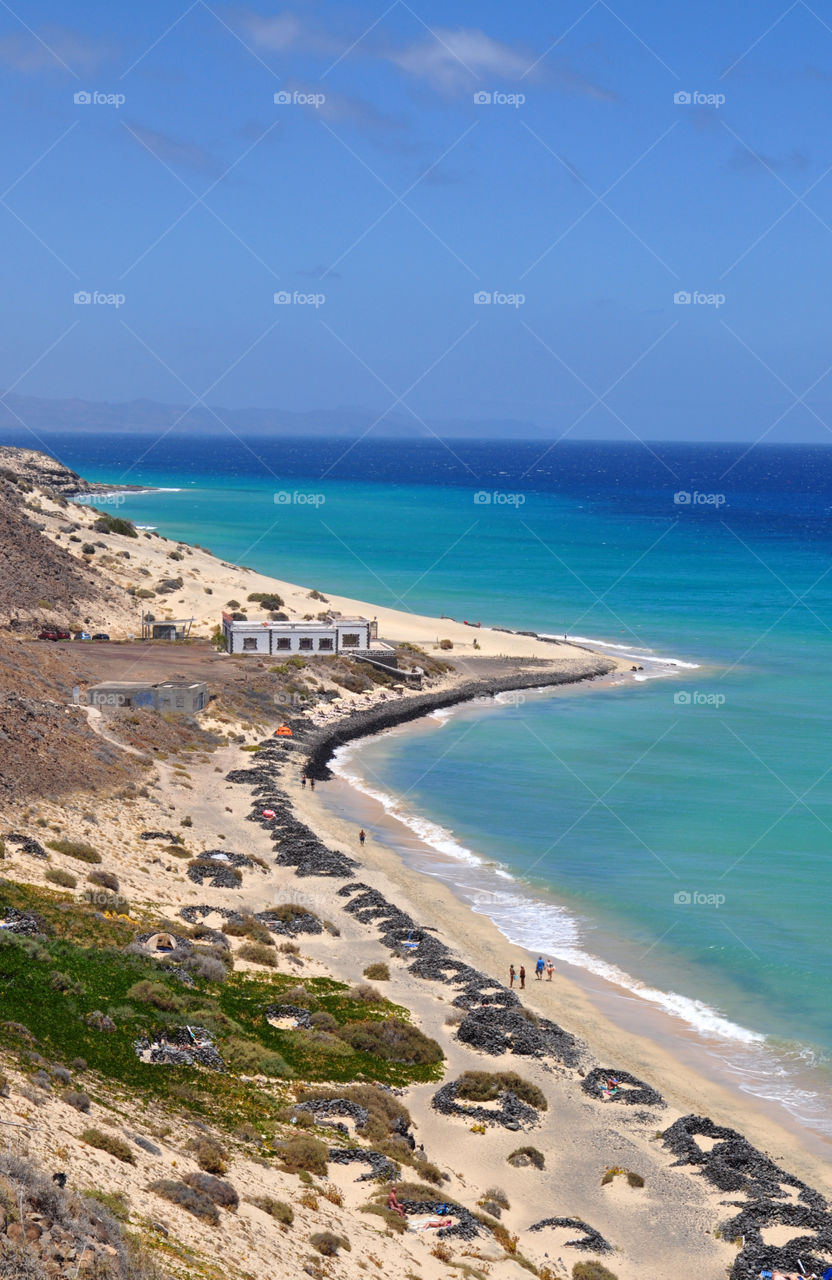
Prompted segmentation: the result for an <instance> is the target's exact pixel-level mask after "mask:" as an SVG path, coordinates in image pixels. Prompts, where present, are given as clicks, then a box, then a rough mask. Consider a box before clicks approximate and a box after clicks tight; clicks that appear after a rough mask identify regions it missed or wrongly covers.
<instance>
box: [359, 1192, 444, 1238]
mask: <svg viewBox="0 0 832 1280" xmlns="http://www.w3.org/2000/svg"><path fill="white" fill-rule="evenodd" d="M432 1196H433V1192H431V1197H432ZM361 1212H362V1213H374V1214H376V1215H377V1216H378V1217H379V1218H381V1220H382V1222H384V1223H385V1225H386V1226H387V1228H388V1229H389V1230H390V1231H393V1232H397V1233H398V1234H399V1235H401V1234H403V1233H404V1232H405V1231H407V1223H406V1222H405V1220H404V1218H403V1217H402V1215H401V1214H400V1213H394V1212H393V1210H392V1209H388V1208H387V1205H386V1204H362V1206H361Z"/></svg>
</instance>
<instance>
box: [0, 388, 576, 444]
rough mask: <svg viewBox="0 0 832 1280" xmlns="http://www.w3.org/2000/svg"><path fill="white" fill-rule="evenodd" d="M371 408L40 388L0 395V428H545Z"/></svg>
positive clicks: (428, 431) (424, 431) (392, 432)
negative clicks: (169, 399) (206, 404)
mask: <svg viewBox="0 0 832 1280" xmlns="http://www.w3.org/2000/svg"><path fill="white" fill-rule="evenodd" d="M378 419H379V415H378V413H377V412H375V411H374V410H372V409H361V408H345V409H326V410H315V411H312V412H310V413H295V412H292V411H290V410H286V409H224V408H221V407H219V406H217V407H214V406H211V408H209V409H206V408H203V407H202V406H201V405H198V406H196V408H189V407H188V405H184V404H181V405H176V404H160V403H159V401H157V400H129V401H126V402H125V403H123V404H107V403H104V402H100V401H95V400H47V399H44V398H42V397H39V396H18V395H13V394H10V395H7V396H4V397H3V399H2V400H0V430H3V429H4V428H5V429H8V430H12V431H15V432H16V433H18V432H19V431H20V428H21V424H25V426H27V427H31V429H32V430H33V431H101V432H105V431H106V432H110V433H112V432H130V433H141V432H158V431H169V430H171V429H172V428H173V429H176V430H181V431H183V432H184V431H189V430H193V429H197V430H199V432H200V434H206V433H209V434H210V433H219V432H222V431H224V430H225V429H226V428H227V427H230V428H231V430H232V431H235V432H237V433H238V434H239V435H241V436H252V435H269V436H313V437H315V436H319V437H333V436H336V437H337V436H342V437H345V438H347V439H353V438H355V437H356V436H360V435H363V434H364V432H367V431H372V435H373V436H374V437H375V438H381V437H385V438H388V439H390V438H392V439H408V440H413V439H424V438H428V439H429V438H431V436H432V435H436V436H440V437H442V438H443V439H445V438H448V439H453V438H456V439H485V438H490V439H504V438H506V437H511V438H512V439H515V440H517V439H526V440H532V439H535V438H540V439H546V438H550V437H551V436H552V435H554V434H555V433H554V431H553V430H552V429H551V428H549V429H547V428H545V427H539V426H536V425H535V424H533V423H530V422H522V421H519V420H510V419H506V420H505V421H500V420H494V419H490V420H475V419H471V420H449V421H436V420H427V419H426V422H427V428H426V427H425V426H423V425H422V423H421V422H420V421H418V420H417V419H416V418H414V417H413V416H412V415H411V414H409V413H401V412H399V413H396V412H391V413H389V414H385V416H384V417H383V418H382V419H381V420H380V421H379V420H378Z"/></svg>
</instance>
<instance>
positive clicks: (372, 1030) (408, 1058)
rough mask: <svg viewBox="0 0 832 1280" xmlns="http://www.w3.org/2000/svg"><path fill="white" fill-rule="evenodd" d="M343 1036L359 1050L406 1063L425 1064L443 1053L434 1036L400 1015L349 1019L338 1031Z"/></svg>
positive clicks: (434, 1060) (388, 1059)
mask: <svg viewBox="0 0 832 1280" xmlns="http://www.w3.org/2000/svg"><path fill="white" fill-rule="evenodd" d="M338 1034H339V1036H340V1037H341V1039H342V1040H345V1041H346V1043H347V1044H349V1045H351V1046H352V1048H353V1049H356V1050H358V1052H359V1053H370V1054H373V1055H374V1056H375V1057H377V1058H385V1059H387V1061H388V1062H405V1063H408V1064H409V1065H412V1066H416V1065H426V1064H429V1063H434V1062H441V1061H442V1059H443V1058H444V1056H445V1055H444V1053H443V1052H442V1049H441V1047H440V1045H439V1044H437V1042H436V1041H435V1040H431V1039H430V1037H429V1036H426V1035H425V1033H424V1032H423V1031H420V1030H419V1028H418V1027H414V1026H412V1025H411V1024H410V1023H409V1022H402V1020H401V1018H386V1019H385V1020H384V1021H379V1022H348V1023H346V1024H345V1025H344V1026H342V1027H341V1028H340V1030H339V1032H338Z"/></svg>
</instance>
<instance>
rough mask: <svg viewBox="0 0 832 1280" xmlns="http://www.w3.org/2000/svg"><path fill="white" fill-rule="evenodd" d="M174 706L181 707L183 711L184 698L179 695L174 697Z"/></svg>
mask: <svg viewBox="0 0 832 1280" xmlns="http://www.w3.org/2000/svg"><path fill="white" fill-rule="evenodd" d="M176 705H177V707H181V708H182V710H183V711H184V709H185V698H184V696H183V695H182V694H181V693H177V695H176Z"/></svg>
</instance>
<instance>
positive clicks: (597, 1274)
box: [572, 1258, 618, 1280]
mask: <svg viewBox="0 0 832 1280" xmlns="http://www.w3.org/2000/svg"><path fill="white" fill-rule="evenodd" d="M572 1280H618V1276H617V1275H616V1274H615V1272H614V1271H610V1269H609V1267H605V1266H604V1264H603V1262H596V1261H595V1259H594V1258H593V1260H592V1261H591V1262H576V1263H575V1265H574V1267H573V1268H572Z"/></svg>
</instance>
